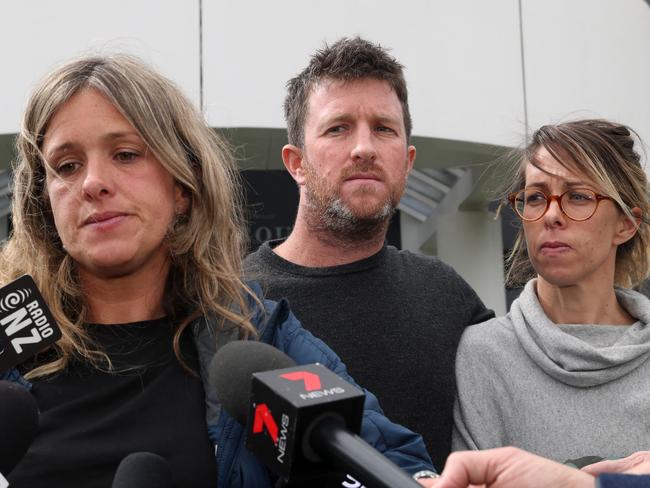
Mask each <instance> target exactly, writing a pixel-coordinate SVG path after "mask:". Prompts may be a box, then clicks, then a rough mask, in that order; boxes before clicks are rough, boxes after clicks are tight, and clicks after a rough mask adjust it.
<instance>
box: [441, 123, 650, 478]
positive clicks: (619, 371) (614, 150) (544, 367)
mask: <svg viewBox="0 0 650 488" xmlns="http://www.w3.org/2000/svg"><path fill="white" fill-rule="evenodd" d="M633 134H634V133H633V132H632V131H631V130H630V129H629V128H628V127H625V126H623V125H619V124H615V123H612V122H608V121H604V120H581V121H575V122H568V123H563V124H559V125H547V126H544V127H542V128H541V129H539V130H538V131H537V132H535V134H534V135H533V138H532V142H531V143H530V144H529V145H528V146H527V147H525V148H524V150H523V151H521V153H520V157H519V158H518V164H517V168H516V172H515V175H514V178H513V179H512V184H511V186H510V189H509V191H508V197H507V200H508V201H509V202H510V204H511V205H512V208H513V209H514V211H515V213H516V214H517V216H518V217H519V218H520V219H521V221H522V227H521V230H520V232H519V235H518V238H517V240H516V243H515V246H514V249H513V251H512V255H511V256H510V269H509V276H508V281H509V283H511V284H512V283H525V287H524V289H523V291H522V293H521V295H520V296H519V298H518V299H517V300H515V301H514V302H513V304H512V306H511V308H510V312H509V313H508V314H507V315H506V316H505V317H500V318H496V319H492V320H490V321H488V322H485V323H483V324H479V325H476V326H472V327H470V328H468V329H467V330H466V332H465V334H464V335H463V337H462V340H461V343H460V348H459V351H458V357H457V372H456V375H457V382H458V398H457V402H456V406H455V412H454V416H455V429H454V441H453V442H454V449H455V450H460V449H487V448H493V447H499V446H506V445H514V446H516V447H519V448H523V449H526V450H528V451H532V452H534V453H536V454H539V455H542V456H545V457H548V458H551V459H554V460H557V461H561V462H570V463H573V464H575V465H578V466H581V465H585V464H589V463H590V462H594V461H596V460H598V459H600V458H620V457H624V456H627V455H629V454H630V453H632V452H634V451H637V450H641V449H647V448H648V442H650V422H649V421H648V419H650V361H647V359H648V358H650V327H648V326H647V324H648V322H650V301H649V300H648V299H647V298H646V297H645V296H644V295H642V294H640V293H638V292H636V291H633V290H631V289H629V288H630V287H632V286H635V285H638V284H639V283H640V282H641V281H642V280H643V279H644V278H645V277H646V275H647V274H648V265H649V259H648V239H649V236H650V234H649V232H650V230H649V228H648V225H647V219H648V215H649V212H650V202H649V198H648V188H647V180H646V174H645V172H644V170H643V168H642V166H641V164H640V157H639V154H638V152H636V151H635V148H634V145H635V142H634V138H633Z"/></svg>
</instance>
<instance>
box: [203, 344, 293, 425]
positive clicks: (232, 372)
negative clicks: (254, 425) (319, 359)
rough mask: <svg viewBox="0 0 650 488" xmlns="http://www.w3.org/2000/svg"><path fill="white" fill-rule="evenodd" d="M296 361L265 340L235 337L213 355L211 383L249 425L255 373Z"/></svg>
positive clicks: (231, 411)
mask: <svg viewBox="0 0 650 488" xmlns="http://www.w3.org/2000/svg"><path fill="white" fill-rule="evenodd" d="M295 365H296V363H295V361H294V360H293V359H291V358H290V357H289V356H287V355H286V354H284V353H283V352H282V351H280V350H278V349H276V348H274V347H273V346H270V345H268V344H264V343H263V342H258V341H233V342H229V343H228V344H226V345H225V346H223V347H222V348H221V349H219V351H218V352H217V354H216V355H215V356H214V359H213V360H212V364H211V365H210V383H211V385H212V387H213V388H214V389H215V391H216V392H217V396H218V398H219V401H220V402H221V405H223V408H224V409H225V410H226V412H228V413H229V414H230V416H231V417H233V418H234V419H235V420H236V421H237V422H239V423H240V424H242V425H246V417H247V416H248V407H249V404H250V400H251V379H252V376H253V373H260V372H262V371H272V370H274V369H283V368H290V367H292V366H295Z"/></svg>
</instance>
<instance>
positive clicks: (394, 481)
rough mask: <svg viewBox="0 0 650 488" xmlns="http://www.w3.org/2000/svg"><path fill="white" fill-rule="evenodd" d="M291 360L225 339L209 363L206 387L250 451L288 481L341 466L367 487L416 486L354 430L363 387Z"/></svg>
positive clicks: (358, 424) (263, 346)
mask: <svg viewBox="0 0 650 488" xmlns="http://www.w3.org/2000/svg"><path fill="white" fill-rule="evenodd" d="M294 365H295V362H294V361H293V360H292V359H291V358H289V357H288V356H287V355H285V354H284V353H283V352H281V351H279V350H278V349H275V348H274V347H272V346H270V345H268V344H263V343H260V342H255V341H234V342H230V343H228V344H226V345H225V346H223V347H222V348H221V349H220V350H219V351H218V352H217V354H216V355H215V357H214V359H213V361H212V364H211V366H210V381H211V384H212V386H213V387H214V388H215V390H216V392H217V395H218V397H219V401H220V402H221V404H222V405H223V407H224V409H225V410H226V411H227V412H228V413H229V414H230V415H231V416H232V417H233V418H234V419H236V420H237V421H238V422H240V423H241V424H243V425H245V426H247V427H246V431H247V439H246V447H247V448H248V449H249V450H250V451H251V452H253V453H254V454H256V455H257V456H258V457H259V458H260V459H261V460H262V461H263V462H264V464H265V465H266V466H268V467H269V468H270V469H271V470H272V471H274V472H275V473H277V474H278V475H279V476H281V477H283V479H284V481H286V482H287V483H292V482H295V481H299V480H304V479H306V478H308V477H314V476H319V475H330V474H332V473H333V472H339V471H341V470H342V471H344V472H347V473H350V474H351V475H352V476H354V477H355V478H356V479H358V480H359V481H360V482H362V483H363V484H364V485H365V486H367V487H368V488H375V487H376V488H396V487H407V488H408V487H413V488H417V487H420V488H421V486H420V484H418V483H417V482H416V481H414V480H413V479H412V478H411V477H410V476H409V475H408V474H406V473H405V472H404V471H402V469H401V468H399V467H398V466H397V465H395V464H394V463H393V462H392V461H390V460H389V459H387V458H386V457H384V456H383V455H382V454H380V453H379V452H378V451H377V450H375V449H374V448H373V447H372V446H370V445H369V444H368V443H367V442H366V441H364V440H363V439H362V438H361V437H359V436H358V435H357V433H358V432H359V431H360V429H361V420H362V417H363V403H364V397H365V395H364V394H363V392H362V391H361V390H359V389H358V388H357V387H355V386H353V385H351V384H350V383H348V382H346V381H343V380H342V379H341V378H339V377H338V376H337V375H336V374H334V373H333V372H331V371H330V370H328V369H327V368H325V367H324V366H322V365H320V364H310V365H305V366H294ZM277 368H282V369H277Z"/></svg>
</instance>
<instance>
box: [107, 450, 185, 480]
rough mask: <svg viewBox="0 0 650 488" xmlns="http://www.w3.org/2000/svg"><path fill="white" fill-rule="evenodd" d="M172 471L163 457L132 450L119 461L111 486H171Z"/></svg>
mask: <svg viewBox="0 0 650 488" xmlns="http://www.w3.org/2000/svg"><path fill="white" fill-rule="evenodd" d="M172 486H173V485H172V473H171V470H170V469H169V465H168V464H167V461H166V460H165V458H163V457H161V456H159V455H158V454H153V453H151V452H134V453H133V454H129V455H128V456H126V457H125V458H124V459H122V461H121V462H120V465H119V466H118V467H117V470H116V471H115V477H114V478H113V484H112V485H111V487H112V488H172Z"/></svg>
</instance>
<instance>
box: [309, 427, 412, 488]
mask: <svg viewBox="0 0 650 488" xmlns="http://www.w3.org/2000/svg"><path fill="white" fill-rule="evenodd" d="M310 430H311V432H310V433H309V446H310V447H311V448H312V449H313V451H314V452H315V453H316V454H318V455H319V456H320V457H321V458H322V459H324V460H327V461H329V462H330V463H332V464H333V465H334V466H336V467H338V468H342V469H344V470H345V471H346V472H348V473H350V474H351V475H352V476H354V477H355V478H356V479H357V480H359V481H360V482H361V483H363V484H364V485H365V486H366V487H367V488H402V487H403V488H422V485H420V484H419V483H418V482H417V481H415V480H414V479H413V478H411V477H410V476H409V475H408V474H406V473H405V472H404V471H402V469H401V468H399V467H398V466H397V465H396V464H394V463H393V462H392V461H391V460H390V459H387V458H386V457H384V456H383V455H382V454H380V453H379V452H378V451H376V450H375V449H374V448H373V447H372V446H370V444H368V443H367V442H366V441H364V440H363V439H362V438H361V437H359V436H358V435H356V434H352V433H350V432H348V431H347V430H346V429H345V428H344V427H343V425H342V421H341V420H339V419H336V418H334V417H332V416H325V417H321V418H320V419H317V420H316V421H315V422H314V424H313V425H312V426H311V429H310Z"/></svg>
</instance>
